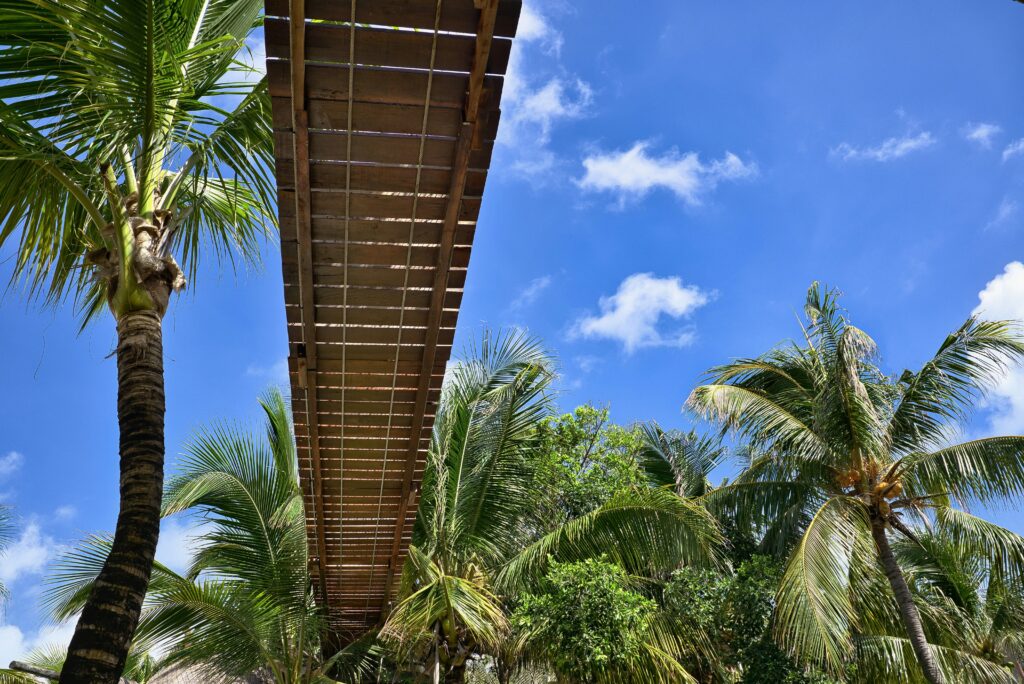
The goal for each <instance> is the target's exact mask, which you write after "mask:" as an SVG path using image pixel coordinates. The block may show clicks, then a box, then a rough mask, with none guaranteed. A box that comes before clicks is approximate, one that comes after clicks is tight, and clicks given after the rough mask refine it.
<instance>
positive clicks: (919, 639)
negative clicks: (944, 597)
mask: <svg viewBox="0 0 1024 684" xmlns="http://www.w3.org/2000/svg"><path fill="white" fill-rule="evenodd" d="M871 535H872V536H873V537H874V539H875V547H876V548H877V549H878V558H879V560H881V562H882V567H883V568H884V570H885V576H886V577H888V578H889V585H890V586H892V592H893V594H895V596H896V603H897V604H899V607H900V615H902V616H903V627H904V628H905V629H906V630H907V637H908V638H909V639H910V644H911V645H912V646H913V647H914V654H915V655H916V656H917V662H918V663H919V664H920V666H921V671H922V672H923V673H924V677H925V679H927V680H928V681H929V682H931V684H945V678H944V677H943V676H942V671H941V670H940V669H939V665H938V663H937V662H936V661H935V656H934V654H933V653H932V651H931V649H930V648H928V640H927V639H926V638H925V635H924V627H923V626H922V625H921V614H920V613H918V611H917V606H916V605H915V604H914V597H913V596H912V595H911V593H910V587H908V586H907V580H906V578H905V577H904V576H903V571H901V570H900V566H899V564H898V563H897V562H896V557H895V556H894V555H893V553H892V547H890V546H889V538H888V537H887V536H886V534H885V523H884V521H882V520H877V519H876V520H873V521H872V524H871Z"/></svg>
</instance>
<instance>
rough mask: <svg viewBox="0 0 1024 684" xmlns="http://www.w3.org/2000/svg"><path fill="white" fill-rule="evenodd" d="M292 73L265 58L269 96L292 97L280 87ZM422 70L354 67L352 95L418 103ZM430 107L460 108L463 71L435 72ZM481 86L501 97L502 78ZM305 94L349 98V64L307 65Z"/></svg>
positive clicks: (423, 90) (423, 84) (281, 62)
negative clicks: (459, 72)
mask: <svg viewBox="0 0 1024 684" xmlns="http://www.w3.org/2000/svg"><path fill="white" fill-rule="evenodd" d="M290 72H291V63H290V62H289V61H286V60H268V61H267V76H268V78H269V86H270V87H269V90H270V95H271V97H291V89H290V88H288V87H285V86H283V85H282V84H283V83H287V81H285V80H284V79H285V78H286V74H289V73H290ZM428 80H431V79H430V78H429V76H428V74H427V73H426V72H425V71H413V70H409V69H384V68H380V67H356V68H355V79H354V81H353V84H352V91H353V93H352V94H353V98H354V99H355V101H357V102H376V103H381V104H399V105H420V106H422V104H423V102H424V95H425V94H426V92H427V82H428ZM430 86H431V93H430V100H429V102H430V106H431V107H454V108H460V107H462V106H463V104H464V103H465V94H466V89H467V88H468V87H469V77H468V76H467V75H465V74H454V73H448V72H438V73H435V74H434V77H433V79H432V83H430ZM484 87H485V88H488V89H489V90H490V91H491V92H492V93H493V94H494V96H495V98H497V97H500V94H501V87H502V79H501V78H498V77H495V76H488V77H487V78H485V79H484ZM306 96H307V97H310V98H314V99H317V100H348V67H340V66H325V65H320V64H316V65H307V66H306Z"/></svg>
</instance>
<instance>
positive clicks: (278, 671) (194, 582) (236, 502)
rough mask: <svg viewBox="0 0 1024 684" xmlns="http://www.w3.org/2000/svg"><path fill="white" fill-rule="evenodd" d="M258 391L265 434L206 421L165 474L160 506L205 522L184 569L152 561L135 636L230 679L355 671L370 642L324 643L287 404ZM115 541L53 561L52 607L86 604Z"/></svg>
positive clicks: (320, 681) (312, 683)
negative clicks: (333, 647)
mask: <svg viewBox="0 0 1024 684" xmlns="http://www.w3.org/2000/svg"><path fill="white" fill-rule="evenodd" d="M261 403H262V406H263V409H264V411H265V413H266V435H265V437H264V438H263V439H259V438H256V437H254V436H251V435H248V434H245V433H244V432H242V431H240V430H238V429H235V428H232V427H229V426H222V427H217V428H214V429H211V430H205V431H202V432H200V433H199V435H198V436H197V437H196V439H195V440H194V441H193V442H192V443H191V444H190V445H189V446H188V448H187V449H186V457H185V459H184V462H183V463H182V466H181V470H180V471H179V473H178V474H177V475H175V476H174V477H173V478H171V480H170V481H169V483H168V487H167V496H166V501H165V504H164V514H165V515H173V514H177V513H184V512H190V513H192V514H193V515H199V516H201V517H202V519H203V520H204V521H205V523H204V525H203V526H202V528H201V532H200V534H199V535H198V539H197V541H196V553H195V556H194V558H193V561H192V565H191V567H190V568H189V569H188V571H187V572H186V573H185V575H179V574H177V573H175V572H174V571H172V570H171V569H169V568H167V567H165V566H163V565H161V564H160V563H156V564H155V565H154V571H153V581H152V583H151V585H150V589H149V594H148V595H147V598H146V602H145V606H144V610H143V617H142V621H141V624H140V626H139V631H138V635H137V638H136V644H137V646H138V647H139V648H140V650H145V649H148V648H150V647H153V646H160V647H161V648H162V649H167V650H168V654H167V656H166V658H165V659H164V660H163V661H162V662H161V666H162V667H167V666H169V665H174V664H179V663H180V664H186V665H197V666H201V667H202V669H203V670H204V671H205V672H207V673H209V675H210V676H211V677H224V678H225V679H228V680H238V679H243V678H245V677H247V676H249V675H251V674H252V673H254V672H257V671H259V672H264V673H267V674H269V675H270V676H271V677H272V678H273V681H274V682H277V683H278V684H326V683H328V682H332V681H334V678H333V675H335V674H337V675H345V678H346V679H347V678H349V677H351V678H352V679H354V680H356V681H358V680H359V677H360V676H361V675H362V674H363V672H364V667H365V661H364V659H363V657H362V656H363V655H364V654H365V653H366V652H367V651H366V648H367V645H366V644H365V643H362V642H357V644H356V645H354V646H352V647H350V648H349V649H346V650H344V651H342V652H341V653H339V654H338V655H337V656H334V657H333V658H331V659H328V660H324V659H323V657H322V655H321V653H322V651H321V640H322V639H324V638H325V634H326V633H327V632H326V629H327V626H326V624H325V621H324V619H323V615H322V612H321V611H320V609H319V608H318V607H317V606H316V604H315V602H314V600H313V591H312V586H311V583H310V579H309V575H308V572H307V568H308V555H307V545H306V531H305V514H304V512H303V505H302V493H301V490H300V487H299V480H298V463H297V460H296V456H295V442H294V438H293V436H292V431H291V425H290V411H289V408H288V406H287V404H286V403H285V401H284V399H283V398H282V397H281V395H280V394H278V393H276V392H274V393H271V394H269V395H268V396H267V397H265V398H264V399H263V400H262V402H261ZM109 544H110V540H109V538H106V537H92V538H90V539H88V540H86V542H85V543H84V544H83V545H81V546H79V547H77V548H76V549H73V550H72V551H71V552H69V553H68V554H66V555H65V556H64V557H63V558H62V559H61V560H60V561H59V562H58V563H57V565H56V567H55V569H54V572H53V574H52V575H51V577H50V578H49V579H48V581H49V583H50V585H51V586H50V589H49V592H48V594H47V602H48V605H49V606H50V607H51V608H52V610H53V612H54V615H55V617H57V618H58V619H60V618H65V617H67V616H69V615H72V614H74V612H75V611H77V610H79V609H80V607H81V605H82V602H83V601H84V600H85V597H86V596H87V595H88V593H89V590H90V588H91V585H92V583H93V582H94V581H95V579H96V577H97V575H98V572H99V568H100V565H101V564H102V562H103V558H104V557H105V555H106V551H107V549H108V548H109Z"/></svg>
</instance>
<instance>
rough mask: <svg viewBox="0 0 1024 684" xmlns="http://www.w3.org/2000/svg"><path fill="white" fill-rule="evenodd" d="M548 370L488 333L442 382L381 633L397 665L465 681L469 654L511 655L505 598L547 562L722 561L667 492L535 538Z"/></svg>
mask: <svg viewBox="0 0 1024 684" xmlns="http://www.w3.org/2000/svg"><path fill="white" fill-rule="evenodd" d="M551 365H552V364H551V359H550V357H548V355H547V354H546V353H545V352H544V350H543V349H542V348H541V347H540V346H539V345H538V344H537V343H536V342H535V341H533V340H531V339H529V338H528V337H526V336H525V335H524V334H522V333H508V334H504V335H502V334H497V335H491V334H485V335H484V338H483V343H482V345H481V347H480V350H479V352H478V353H477V352H471V353H470V354H469V355H468V358H466V359H465V360H463V361H461V362H460V363H458V364H457V365H455V366H454V367H453V368H452V370H451V371H450V375H449V377H448V379H447V381H446V384H445V387H444V390H443V394H442V398H441V403H440V406H439V408H438V414H437V419H436V423H435V428H434V434H433V439H432V442H431V448H430V461H429V467H428V470H427V473H426V475H425V478H424V484H423V498H422V501H421V503H420V509H419V517H418V519H417V524H416V527H415V530H414V536H413V545H412V547H411V548H410V552H409V560H408V562H407V564H406V567H405V569H404V574H403V591H402V600H401V601H400V603H399V604H398V606H397V607H396V608H395V610H394V611H393V612H392V614H391V615H390V617H389V618H388V620H387V622H386V623H385V625H384V627H383V630H382V632H381V635H382V637H383V638H384V639H386V640H389V641H391V642H392V643H395V644H397V647H398V648H397V650H398V658H397V659H398V661H399V663H403V662H413V663H418V664H419V667H420V671H421V672H426V673H430V674H431V676H432V677H433V679H434V681H435V682H437V681H440V679H441V678H442V677H443V678H444V679H445V681H455V682H458V681H462V678H463V676H464V672H465V667H466V664H467V661H468V660H469V659H470V658H471V657H473V656H476V655H479V654H481V653H487V654H491V655H499V654H501V653H507V652H508V651H509V649H508V648H507V639H508V620H507V612H508V611H507V602H508V601H509V600H510V599H511V598H513V597H515V596H516V595H517V594H518V593H520V592H521V591H524V590H526V589H528V588H533V587H536V586H537V585H538V583H539V582H540V581H541V579H542V578H543V576H544V574H545V572H546V570H547V567H548V563H549V562H550V561H551V560H555V561H559V562H570V561H577V560H583V559H586V558H596V557H599V556H601V555H602V554H604V555H606V556H607V557H608V559H609V560H611V561H613V562H615V563H617V564H619V565H620V566H622V567H624V568H625V569H626V570H627V571H629V572H633V573H636V574H644V575H646V576H650V574H651V573H653V572H655V571H658V570H665V569H672V568H674V567H676V565H678V564H679V563H680V562H683V561H686V562H692V563H712V562H715V561H716V560H717V557H718V555H717V549H718V545H719V543H720V537H719V534H718V530H717V527H716V525H715V523H714V520H713V519H712V518H711V517H710V515H709V514H708V513H707V512H706V511H705V510H704V509H703V508H701V507H700V506H698V505H696V504H694V503H691V502H690V501H688V500H686V499H683V498H680V497H678V496H676V495H675V494H673V493H671V492H669V491H665V490H657V489H645V490H642V491H631V492H625V493H622V494H619V495H616V496H614V497H612V499H611V500H610V501H608V502H607V503H605V504H604V505H603V506H601V507H600V508H598V509H597V510H595V511H593V512H592V513H588V514H585V515H583V516H581V517H579V518H576V519H574V520H570V521H569V522H567V523H565V524H563V525H561V526H559V527H558V528H556V529H555V530H554V531H551V532H549V533H546V534H541V530H546V529H548V528H549V527H550V525H549V523H548V521H543V520H538V519H537V512H538V511H541V510H546V509H545V507H542V506H539V505H538V503H539V497H540V496H541V495H542V492H540V491H539V490H537V489H536V488H533V487H532V486H531V484H532V483H533V482H534V481H535V480H534V478H533V469H534V468H535V467H536V466H537V465H538V458H537V449H538V446H539V441H538V430H537V426H538V424H539V422H540V420H541V419H542V418H544V417H545V416H547V415H548V414H549V412H550V396H549V392H548V391H549V385H550V381H551V379H552V376H553V374H552V371H551ZM660 665H662V666H663V667H669V665H668V664H667V663H665V662H663V661H662V662H660ZM414 667H415V665H414ZM499 669H502V668H499ZM507 670H508V668H504V669H503V671H505V672H506V676H507V674H508V672H507ZM621 681H625V680H621Z"/></svg>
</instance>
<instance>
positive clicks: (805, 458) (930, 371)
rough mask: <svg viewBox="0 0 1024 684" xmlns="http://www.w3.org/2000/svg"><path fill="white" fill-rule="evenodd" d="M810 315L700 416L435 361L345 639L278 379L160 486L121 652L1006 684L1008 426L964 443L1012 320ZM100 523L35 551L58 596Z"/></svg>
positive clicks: (68, 605)
mask: <svg viewBox="0 0 1024 684" xmlns="http://www.w3.org/2000/svg"><path fill="white" fill-rule="evenodd" d="M806 315H807V320H806V324H805V325H804V326H803V328H802V329H801V331H802V335H801V338H800V339H799V341H797V342H787V343H784V344H782V345H780V346H778V347H776V348H773V349H771V350H769V351H767V352H766V353H765V354H763V355H761V356H758V357H755V358H751V359H740V360H736V361H733V362H730V363H728V364H726V365H723V366H720V367H716V368H713V369H711V370H710V371H709V372H708V374H707V379H706V382H705V383H704V384H701V385H700V386H698V387H697V388H696V389H695V390H693V392H692V393H691V396H690V398H689V400H688V403H687V406H688V407H689V408H690V409H691V410H692V411H693V412H694V413H695V414H696V415H698V416H703V417H705V418H707V419H709V420H710V425H705V426H704V428H703V431H698V430H695V429H688V430H677V429H665V428H663V427H662V426H660V425H658V424H655V423H646V424H635V425H619V424H615V423H614V422H612V421H611V417H610V411H609V409H608V408H607V407H604V408H599V407H595V406H592V405H584V406H580V407H577V408H576V409H574V410H573V411H571V412H568V413H561V414H560V413H557V412H556V411H555V399H556V394H555V392H554V390H553V380H554V378H555V377H556V376H555V370H554V369H555V365H554V359H553V358H552V357H551V355H550V354H548V353H547V352H546V350H545V349H544V348H543V347H542V346H541V345H540V344H539V343H538V342H537V341H536V340H534V339H532V338H530V337H529V336H528V335H526V334H525V333H522V332H518V331H514V332H508V333H485V334H484V336H483V338H482V341H481V342H480V344H479V345H478V346H477V347H476V348H472V349H470V350H469V352H468V353H467V354H466V355H464V357H463V358H462V359H460V360H459V361H458V362H457V363H455V364H453V365H452V366H451V367H450V369H449V373H448V376H447V378H446V382H445V385H444V388H443V391H442V398H441V403H440V406H439V409H438V412H437V416H436V420H435V426H434V433H433V438H432V440H431V444H430V450H429V462H428V468H427V472H426V474H425V477H424V482H423V490H422V492H423V493H422V497H421V505H420V509H419V517H418V519H417V523H416V526H415V529H414V534H413V543H412V546H411V548H410V550H409V557H408V560H407V562H406V566H405V568H404V572H403V576H402V581H401V591H400V594H399V596H398V601H397V603H396V606H395V607H394V609H393V610H392V612H391V613H390V615H388V616H387V619H386V620H385V622H384V624H383V625H382V626H381V627H380V629H378V630H374V631H372V632H370V633H368V634H367V635H365V637H364V638H363V639H361V640H359V641H357V642H356V643H355V644H352V645H350V646H349V647H347V648H345V649H343V650H341V651H338V649H337V648H336V647H334V640H333V639H332V638H331V633H330V626H329V624H328V623H327V622H326V621H325V619H324V615H323V613H322V611H321V610H320V607H319V606H318V604H317V601H316V598H315V597H316V593H315V591H314V588H313V586H312V584H311V579H310V576H309V573H308V571H307V568H308V560H309V558H308V551H307V547H306V540H305V529H304V514H303V509H302V505H303V504H302V496H301V490H300V488H299V487H300V484H299V478H298V475H297V465H296V456H295V446H294V442H293V436H292V432H291V429H290V425H289V411H288V409H287V405H286V402H285V401H284V399H283V398H282V397H281V396H280V394H277V393H271V394H269V395H267V396H266V397H264V398H263V400H262V405H263V407H264V411H265V416H266V429H265V431H264V434H263V435H260V436H254V435H250V434H248V433H247V432H246V431H245V430H242V429H240V428H235V427H231V426H219V427H215V428H212V429H206V430H202V431H200V432H199V433H198V434H197V436H196V437H195V439H193V440H192V441H191V442H190V443H189V444H188V445H187V447H186V449H185V455H184V457H183V459H182V461H181V463H180V464H179V467H178V470H177V473H176V474H175V475H174V476H173V477H171V478H170V479H169V481H168V483H167V486H166V492H165V496H164V504H163V510H162V513H163V515H191V516H195V517H196V519H198V520H201V521H202V525H200V526H199V528H198V529H197V532H196V535H197V537H196V539H197V541H196V545H195V546H196V554H195V557H194V560H193V563H192V566H191V567H190V568H188V569H187V570H186V571H185V572H184V573H183V574H178V573H176V572H174V571H173V570H171V569H169V568H167V567H165V566H163V565H160V564H159V563H157V564H155V565H154V569H153V581H152V583H151V585H150V588H149V591H148V593H147V596H146V599H145V602H144V605H143V609H142V619H141V623H140V627H139V631H138V634H137V635H136V637H135V639H134V643H133V647H132V650H131V654H132V655H131V662H132V663H136V664H145V667H146V668H148V669H143V670H140V669H138V666H136V669H135V670H133V671H132V672H133V673H138V674H137V675H135V674H133V676H139V678H140V680H139V681H141V680H142V678H143V677H144V676H148V675H147V674H146V673H152V672H159V671H160V670H161V668H166V667H170V666H174V665H189V666H194V667H201V668H203V671H204V672H206V673H208V676H209V678H210V680H211V681H218V680H223V681H232V680H237V679H238V678H240V677H243V676H246V675H252V674H254V673H255V674H258V675H259V676H261V677H263V678H264V679H265V680H266V681H274V682H287V683H295V684H305V683H326V682H371V681H372V682H378V681H379V682H403V683H413V682H442V681H444V682H472V683H476V684H484V683H488V684H513V683H516V684H527V683H530V684H533V683H535V682H536V683H540V682H552V681H557V682H563V683H572V684H598V683H604V682H700V683H702V684H703V683H708V684H738V683H741V682H742V683H745V684H761V683H765V684H767V683H769V682H771V683H773V684H774V683H782V684H839V683H841V682H858V683H860V682H863V683H868V682H881V683H892V684H896V683H897V682H950V683H953V682H956V683H964V684H967V683H974V682H983V683H992V684H996V683H998V684H1004V683H1005V684H1012V683H1015V682H1016V683H1018V684H1019V681H1021V679H1022V677H1024V538H1022V537H1021V536H1019V535H1017V534H1015V533H1013V532H1011V531H1009V530H1007V529H1004V528H1002V527H999V526H997V525H995V524H993V523H991V522H988V521H986V520H984V519H983V518H981V517H979V516H977V515H975V514H973V513H971V512H969V510H968V507H969V506H974V505H978V504H983V505H984V506H985V507H986V508H987V509H989V510H991V509H993V508H994V507H997V506H1001V505H1013V504H1014V503H1016V502H1018V501H1019V499H1020V497H1021V494H1022V493H1024V437H1013V436H1001V437H981V438H976V439H970V440H967V441H964V440H961V439H957V437H958V435H959V434H960V433H961V432H962V431H963V430H964V429H965V427H966V421H967V419H968V418H969V415H970V411H971V408H972V407H973V406H974V405H976V404H977V402H979V401H981V400H982V399H983V397H984V396H985V392H986V390H987V388H989V387H991V384H992V383H993V382H994V381H996V380H997V379H998V378H999V377H1000V376H1001V374H1002V373H1003V372H1004V371H1005V370H1006V369H1008V368H1009V367H1010V366H1011V365H1013V364H1016V363H1019V362H1020V361H1021V360H1022V358H1024V337H1022V336H1021V332H1020V331H1019V330H1018V328H1017V327H1016V325H1015V324H1013V323H1010V322H999V321H983V320H979V319H974V318H972V319H969V320H968V321H966V322H965V323H964V324H963V325H962V326H960V327H959V328H958V329H957V330H956V331H954V332H953V333H952V334H950V335H949V336H948V337H947V338H946V339H944V340H943V341H942V342H941V344H940V345H939V349H938V351H937V352H936V354H935V355H934V356H933V358H931V359H929V360H928V361H927V362H926V363H925V364H924V365H923V366H922V367H921V368H920V369H919V370H916V371H905V372H903V373H901V374H899V375H896V376H893V375H889V374H887V373H885V372H884V371H883V370H882V366H881V360H880V359H879V357H878V354H877V352H876V349H875V346H874V344H873V342H872V341H871V339H870V338H869V337H868V336H867V334H866V333H864V332H863V331H861V330H860V329H858V328H856V327H855V326H854V325H853V324H852V323H851V322H850V320H849V315H848V314H847V312H845V311H844V310H843V309H842V308H841V306H840V304H839V295H838V293H837V292H836V291H834V290H829V289H826V288H823V287H821V286H819V285H817V284H815V285H814V286H812V287H811V289H810V290H809V292H808V297H807V303H806ZM737 464H738V465H739V467H738V468H737V467H736V465H737ZM728 473H734V475H733V476H732V477H731V478H726V477H723V476H722V475H724V474H728ZM109 545H110V539H109V537H103V536H96V537H91V538H88V539H86V540H85V541H84V542H83V543H82V544H81V545H80V546H78V547H77V548H75V549H74V550H72V551H71V552H69V553H68V554H66V555H65V556H64V557H63V558H62V560H61V561H60V562H58V563H57V564H56V565H55V566H54V567H53V569H52V573H51V575H50V580H49V581H50V589H49V592H48V593H47V605H48V606H49V607H50V609H51V610H52V612H53V613H54V615H55V616H56V617H58V618H65V617H70V616H73V615H74V614H75V613H76V612H77V611H78V610H80V609H81V606H82V605H84V603H85V601H86V600H87V597H88V596H89V594H90V588H91V586H92V583H93V582H94V581H95V579H96V577H97V576H98V575H99V573H100V569H101V567H102V564H103V559H104V558H105V556H106V553H107V550H108V549H109ZM51 655H52V654H51ZM157 655H158V656H159V657H156V656H157ZM57 656H58V657H56V658H52V657H51V658H49V660H47V658H46V654H41V655H39V658H37V661H38V662H48V663H50V665H51V666H52V667H54V668H58V669H59V667H60V666H61V662H60V658H59V656H60V654H59V653H58V654H57ZM5 676H7V677H14V676H20V675H15V674H14V673H8V674H0V681H5V682H6V681H12V682H13V681H22V680H18V679H8V680H5V679H3V677H5Z"/></svg>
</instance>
